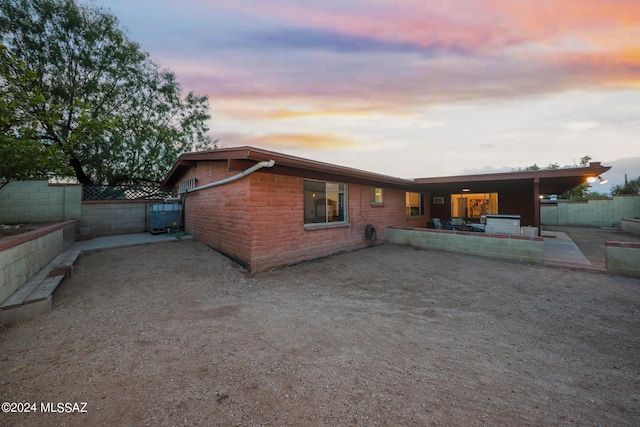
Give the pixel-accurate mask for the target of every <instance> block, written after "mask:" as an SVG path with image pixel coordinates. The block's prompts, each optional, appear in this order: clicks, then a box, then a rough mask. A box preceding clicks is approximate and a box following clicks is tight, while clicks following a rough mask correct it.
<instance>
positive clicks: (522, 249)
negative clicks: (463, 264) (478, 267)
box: [387, 227, 544, 264]
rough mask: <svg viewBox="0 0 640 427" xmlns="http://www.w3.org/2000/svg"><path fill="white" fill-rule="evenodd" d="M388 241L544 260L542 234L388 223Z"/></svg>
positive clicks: (494, 256) (452, 250) (429, 247)
mask: <svg viewBox="0 0 640 427" xmlns="http://www.w3.org/2000/svg"><path fill="white" fill-rule="evenodd" d="M387 241H388V242H389V243H396V244H401V245H410V246H414V247H417V248H422V249H437V250H442V251H449V252H459V253H464V254H470V255H480V256H484V257H489V258H498V259H505V260H511V261H518V262H528V263H537V264H542V263H543V262H544V239H543V238H542V237H523V236H509V235H506V234H486V233H472V232H468V231H451V230H433V229H428V228H393V227H388V228H387Z"/></svg>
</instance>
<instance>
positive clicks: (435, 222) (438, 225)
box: [431, 218, 442, 230]
mask: <svg viewBox="0 0 640 427" xmlns="http://www.w3.org/2000/svg"><path fill="white" fill-rule="evenodd" d="M431 222H433V228H435V229H436V230H442V222H441V221H440V218H431Z"/></svg>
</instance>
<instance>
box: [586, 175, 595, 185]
mask: <svg viewBox="0 0 640 427" xmlns="http://www.w3.org/2000/svg"><path fill="white" fill-rule="evenodd" d="M596 179H597V178H595V177H593V176H590V177H589V178H587V182H588V183H589V184H593V183H594V182H596Z"/></svg>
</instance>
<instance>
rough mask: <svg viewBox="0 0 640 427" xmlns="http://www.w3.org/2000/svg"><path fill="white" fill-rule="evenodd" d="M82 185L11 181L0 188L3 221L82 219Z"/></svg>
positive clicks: (0, 211) (0, 221)
mask: <svg viewBox="0 0 640 427" xmlns="http://www.w3.org/2000/svg"><path fill="white" fill-rule="evenodd" d="M81 199H82V187H81V186H79V185H73V184H49V183H48V181H47V180H29V181H11V182H9V183H8V184H7V185H5V186H4V187H2V189H0V223H12V222H32V223H39V222H55V221H64V220H70V219H79V218H80V215H81V209H80V201H81Z"/></svg>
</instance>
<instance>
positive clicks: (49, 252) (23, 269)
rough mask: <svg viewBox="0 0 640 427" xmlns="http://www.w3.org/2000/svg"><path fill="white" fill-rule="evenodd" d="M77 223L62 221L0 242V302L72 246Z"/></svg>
mask: <svg viewBox="0 0 640 427" xmlns="http://www.w3.org/2000/svg"><path fill="white" fill-rule="evenodd" d="M76 226H77V221H65V222H62V223H59V224H55V225H51V226H48V227H42V228H39V229H37V230H34V231H30V232H27V233H23V234H19V235H17V236H12V237H7V238H5V239H2V240H1V241H0V267H2V272H1V273H0V302H2V301H4V300H5V299H6V298H8V297H9V296H10V295H11V294H12V293H14V292H15V291H16V289H18V288H19V287H20V286H22V285H23V284H24V283H25V282H26V281H27V280H29V279H30V278H31V277H32V276H33V275H35V274H36V273H37V272H38V271H39V270H40V269H41V268H42V267H44V266H45V265H46V264H47V263H48V262H49V261H51V260H52V259H53V258H55V257H56V256H57V255H58V254H60V253H61V252H63V251H64V250H66V249H67V248H68V247H69V246H70V245H71V244H73V242H74V236H75V230H76Z"/></svg>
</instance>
